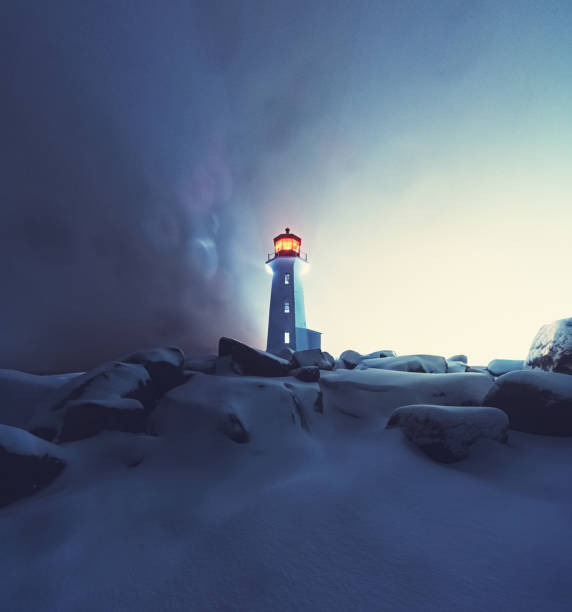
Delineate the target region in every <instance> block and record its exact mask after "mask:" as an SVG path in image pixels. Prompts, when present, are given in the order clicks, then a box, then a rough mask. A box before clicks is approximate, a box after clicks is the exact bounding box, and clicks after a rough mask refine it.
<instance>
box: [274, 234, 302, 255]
mask: <svg viewBox="0 0 572 612" xmlns="http://www.w3.org/2000/svg"><path fill="white" fill-rule="evenodd" d="M301 244H302V239H301V238H300V237H299V236H296V235H294V234H291V233H290V228H289V227H287V228H286V232H285V233H284V234H280V235H279V236H276V238H274V255H276V257H293V256H294V257H299V256H300V245H301Z"/></svg>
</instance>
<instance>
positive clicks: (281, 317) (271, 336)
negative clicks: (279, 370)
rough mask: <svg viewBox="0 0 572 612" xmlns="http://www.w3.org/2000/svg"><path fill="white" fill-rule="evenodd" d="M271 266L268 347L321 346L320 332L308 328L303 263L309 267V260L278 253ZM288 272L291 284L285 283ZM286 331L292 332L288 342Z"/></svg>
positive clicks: (275, 349) (301, 348)
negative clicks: (286, 305)
mask: <svg viewBox="0 0 572 612" xmlns="http://www.w3.org/2000/svg"><path fill="white" fill-rule="evenodd" d="M268 265H269V266H270V267H271V268H272V290H271V294H270V311H269V315H268V340H267V344H266V350H267V351H270V352H278V351H279V350H280V349H282V348H284V347H290V348H292V349H293V350H295V351H296V350H298V351H300V350H304V349H307V348H320V345H321V340H320V337H321V336H320V334H319V332H314V331H312V330H308V329H306V310H305V308H304V288H303V285H302V278H301V272H302V266H306V265H307V264H306V262H304V261H302V260H301V259H300V258H299V257H287V256H278V257H275V258H274V259H272V260H271V261H269V262H268ZM287 274H289V275H290V276H289V282H288V283H286V275H287ZM285 303H288V310H289V312H285V308H284V305H285ZM285 332H288V333H289V334H290V342H289V343H286V341H285ZM316 338H317V340H316ZM316 344H317V345H316Z"/></svg>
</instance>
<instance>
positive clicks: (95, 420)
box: [54, 397, 147, 443]
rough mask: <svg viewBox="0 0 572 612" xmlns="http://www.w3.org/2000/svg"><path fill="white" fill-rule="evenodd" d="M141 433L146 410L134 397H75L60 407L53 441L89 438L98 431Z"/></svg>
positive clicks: (145, 426) (144, 428)
mask: <svg viewBox="0 0 572 612" xmlns="http://www.w3.org/2000/svg"><path fill="white" fill-rule="evenodd" d="M104 430H107V431H124V432H130V433H143V432H146V431H147V412H146V411H145V408H144V407H143V405H142V404H141V402H139V401H138V400H136V399H132V398H122V397H119V398H113V399H109V400H75V401H72V402H68V403H67V404H66V405H65V408H64V409H63V415H62V418H61V424H60V428H59V431H58V433H57V434H56V436H55V440H54V441H55V442H58V443H60V442H72V441H74V440H83V439H84V438H91V437H92V436H95V435H97V434H98V433H100V432H101V431H104Z"/></svg>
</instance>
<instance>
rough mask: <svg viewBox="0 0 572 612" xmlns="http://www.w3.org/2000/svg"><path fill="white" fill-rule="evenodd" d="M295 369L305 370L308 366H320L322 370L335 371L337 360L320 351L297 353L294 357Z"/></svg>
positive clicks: (310, 350) (308, 350) (312, 350)
mask: <svg viewBox="0 0 572 612" xmlns="http://www.w3.org/2000/svg"><path fill="white" fill-rule="evenodd" d="M292 361H293V363H294V367H296V368H304V367H306V366H318V368H320V370H333V369H334V363H335V359H334V358H333V357H332V356H331V355H330V354H329V353H326V352H325V351H321V350H320V349H307V350H305V351H296V352H295V353H294V355H293V357H292Z"/></svg>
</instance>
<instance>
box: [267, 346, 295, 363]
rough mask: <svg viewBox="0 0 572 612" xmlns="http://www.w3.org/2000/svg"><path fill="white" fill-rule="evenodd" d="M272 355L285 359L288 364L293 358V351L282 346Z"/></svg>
mask: <svg viewBox="0 0 572 612" xmlns="http://www.w3.org/2000/svg"><path fill="white" fill-rule="evenodd" d="M272 354H273V355H276V357H281V358H282V359H286V361H287V362H288V363H290V362H291V361H292V357H294V349H292V348H290V347H289V346H283V347H282V348H280V349H278V350H277V351H276V352H272Z"/></svg>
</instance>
